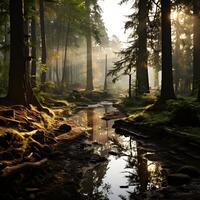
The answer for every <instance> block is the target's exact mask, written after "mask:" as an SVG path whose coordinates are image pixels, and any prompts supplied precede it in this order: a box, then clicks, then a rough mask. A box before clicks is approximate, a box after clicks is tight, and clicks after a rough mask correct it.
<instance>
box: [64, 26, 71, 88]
mask: <svg viewBox="0 0 200 200" xmlns="http://www.w3.org/2000/svg"><path fill="white" fill-rule="evenodd" d="M69 31H70V23H69V22H68V24H67V32H66V38H65V51H64V62H63V73H62V88H64V87H66V86H67V87H68V86H69V69H68V66H67V54H68V43H69Z"/></svg>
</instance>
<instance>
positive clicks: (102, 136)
mask: <svg viewBox="0 0 200 200" xmlns="http://www.w3.org/2000/svg"><path fill="white" fill-rule="evenodd" d="M113 111H117V110H116V108H114V107H113V106H112V105H97V107H95V106H93V107H92V108H91V107H90V108H81V109H80V110H79V111H78V112H77V114H75V115H74V116H72V117H71V119H73V120H74V121H76V122H77V123H78V124H80V125H81V126H83V127H88V128H89V129H88V133H89V135H90V137H89V141H91V142H94V143H95V145H94V153H97V154H99V155H101V156H104V157H106V158H107V159H108V161H107V162H103V163H101V164H99V165H97V166H96V167H94V168H93V169H92V170H88V171H87V172H86V173H85V175H84V178H83V180H82V184H81V193H82V194H84V195H85V196H86V197H87V199H97V200H98V199H109V200H122V199H130V198H134V195H135V194H138V193H141V192H144V191H146V190H150V189H151V188H153V187H154V188H159V187H161V184H162V180H163V176H162V174H161V171H162V169H161V165H160V163H159V162H152V161H149V160H148V159H146V158H145V157H144V155H145V154H147V153H150V152H147V151H145V150H144V149H143V148H141V146H140V144H139V143H137V142H136V141H135V140H134V138H132V137H131V136H128V137H125V136H122V135H118V134H116V133H115V131H114V129H113V128H112V125H113V122H114V120H109V121H105V120H102V119H101V118H102V117H103V115H104V114H105V113H109V112H113Z"/></svg>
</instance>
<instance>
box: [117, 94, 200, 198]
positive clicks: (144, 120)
mask: <svg viewBox="0 0 200 200" xmlns="http://www.w3.org/2000/svg"><path fill="white" fill-rule="evenodd" d="M117 107H118V108H119V109H122V110H125V111H128V112H129V117H128V118H126V119H125V120H118V121H115V124H114V127H115V129H116V132H117V133H119V134H121V133H123V134H125V135H126V134H127V135H132V136H133V137H134V138H135V139H136V140H137V141H138V142H139V143H140V144H141V145H142V146H143V148H144V149H146V150H148V151H149V152H152V153H151V154H148V155H145V157H146V158H147V159H148V160H151V161H161V163H162V168H163V171H164V172H165V174H166V180H164V181H163V187H162V188H159V189H156V188H154V190H152V191H149V192H145V193H143V194H139V195H138V196H136V197H134V198H133V199H141V200H144V199H152V200H155V199H178V200H182V199H188V200H195V199H200V156H199V152H200V121H199V119H200V118H199V114H200V106H199V103H198V102H195V101H193V100H192V99H178V100H171V101H168V102H166V103H165V104H164V105H159V104H157V103H156V101H155V99H154V98H152V97H150V98H149V97H148V96H145V97H141V99H135V102H131V101H129V100H128V99H125V101H124V102H123V103H122V104H120V105H117Z"/></svg>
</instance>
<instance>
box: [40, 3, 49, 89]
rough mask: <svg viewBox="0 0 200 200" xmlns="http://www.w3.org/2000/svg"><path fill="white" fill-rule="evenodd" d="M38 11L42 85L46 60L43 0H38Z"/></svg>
mask: <svg viewBox="0 0 200 200" xmlns="http://www.w3.org/2000/svg"><path fill="white" fill-rule="evenodd" d="M39 11H40V29H41V42H42V60H41V62H42V74H41V84H42V85H43V86H44V83H45V81H46V60H47V50H46V35H45V23H44V0H39Z"/></svg>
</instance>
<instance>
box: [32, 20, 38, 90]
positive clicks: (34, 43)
mask: <svg viewBox="0 0 200 200" xmlns="http://www.w3.org/2000/svg"><path fill="white" fill-rule="evenodd" d="M36 41H37V38H36V20H35V17H34V16H33V17H32V20H31V46H32V48H31V57H32V62H31V85H32V87H33V88H34V87H36V70H37V65H36Z"/></svg>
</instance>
